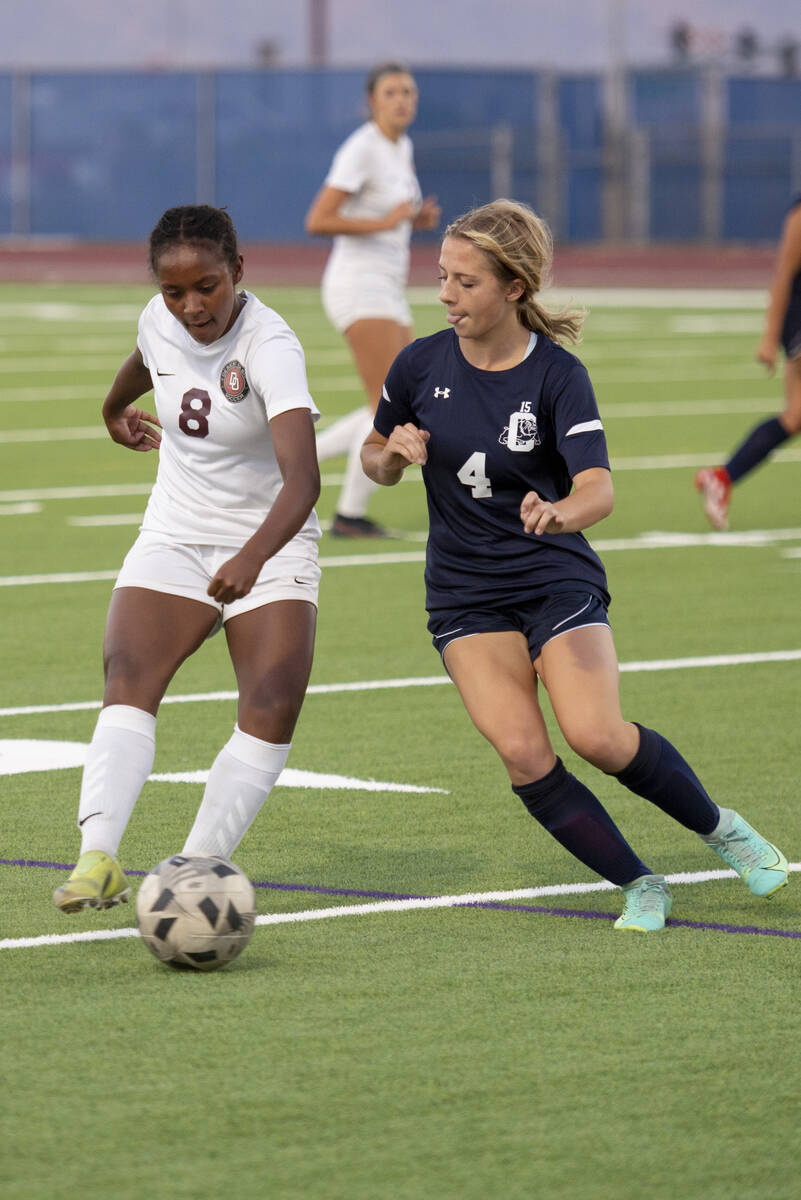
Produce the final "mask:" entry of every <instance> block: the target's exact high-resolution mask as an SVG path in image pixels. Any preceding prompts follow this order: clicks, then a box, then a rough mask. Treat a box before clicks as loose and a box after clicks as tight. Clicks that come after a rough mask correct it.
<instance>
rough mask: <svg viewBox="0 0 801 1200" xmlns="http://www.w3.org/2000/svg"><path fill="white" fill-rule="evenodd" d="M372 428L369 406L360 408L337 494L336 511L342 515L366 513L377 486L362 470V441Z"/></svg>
mask: <svg viewBox="0 0 801 1200" xmlns="http://www.w3.org/2000/svg"><path fill="white" fill-rule="evenodd" d="M372 428H373V414H372V413H371V412H370V410H369V408H363V409H362V420H361V421H360V423H359V427H358V429H356V430H354V437H353V442H352V444H351V450H350V454H349V455H348V463H347V466H346V467H345V482H344V483H343V485H342V491H341V492H340V494H339V503H338V504H337V512H338V513H341V514H342V516H343V517H364V516H366V515H367V501H368V500H369V499H370V496H371V495H372V493H373V492H374V491H375V489H376V488H377V487H378V484H377V483H373V481H372V479H368V478H367V476H366V475H365V473H364V471H363V470H362V458H361V449H362V442H363V441H364V439H365V438H366V437H367V435H368V433H369V432H370V430H371V429H372Z"/></svg>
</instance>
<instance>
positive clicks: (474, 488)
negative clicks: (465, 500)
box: [456, 450, 492, 500]
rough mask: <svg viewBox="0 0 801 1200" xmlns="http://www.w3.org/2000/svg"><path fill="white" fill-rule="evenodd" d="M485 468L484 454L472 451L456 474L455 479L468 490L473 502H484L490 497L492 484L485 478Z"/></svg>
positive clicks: (485, 457)
mask: <svg viewBox="0 0 801 1200" xmlns="http://www.w3.org/2000/svg"><path fill="white" fill-rule="evenodd" d="M486 466H487V456H486V454H484V452H483V451H481V450H474V451H473V453H472V454H471V455H470V457H469V458H468V459H467V461H466V462H464V463H463V464H462V466H461V467H460V468H459V470H458V471H457V472H456V478H457V479H458V480H459V482H460V483H463V484H464V485H465V487H469V488H470V490H471V493H472V495H473V499H474V500H484V499H485V498H486V497H487V496H491V495H492V484H491V483H490V481H489V479H488V478H487V474H486Z"/></svg>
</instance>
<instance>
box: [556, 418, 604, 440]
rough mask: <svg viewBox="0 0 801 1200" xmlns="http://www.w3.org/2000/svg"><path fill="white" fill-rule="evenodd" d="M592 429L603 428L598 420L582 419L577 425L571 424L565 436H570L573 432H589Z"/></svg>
mask: <svg viewBox="0 0 801 1200" xmlns="http://www.w3.org/2000/svg"><path fill="white" fill-rule="evenodd" d="M593 429H603V425H602V424H601V422H600V420H598V421H582V422H581V423H580V424H579V425H571V426H570V428H569V429H568V431H567V433H566V434H565V437H572V436H573V434H574V433H591V432H592V431H593Z"/></svg>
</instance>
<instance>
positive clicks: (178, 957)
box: [136, 854, 256, 971]
mask: <svg viewBox="0 0 801 1200" xmlns="http://www.w3.org/2000/svg"><path fill="white" fill-rule="evenodd" d="M136 920H137V923H138V925H139V932H140V933H141V935H142V941H143V942H144V943H145V945H146V946H147V948H148V950H150V951H151V953H152V954H155V956H156V958H158V959H159V960H160V961H161V962H163V963H167V965H168V966H171V967H194V968H195V970H197V971H216V970H217V969H218V968H219V967H224V966H225V965H226V963H229V962H231V961H232V959H234V958H236V957H237V955H238V954H241V953H242V951H243V950H244V949H245V946H247V944H248V942H249V941H250V936H251V934H252V933H253V927H254V925H255V923H256V898H255V895H254V893H253V887H252V886H251V883H250V880H249V879H248V877H247V875H245V873H244V872H243V871H241V870H240V869H239V867H237V866H235V865H234V863H232V862H229V861H228V860H227V859H225V858H215V857H211V856H208V855H205V854H173V855H172V857H171V858H165V859H164V861H163V862H160V863H159V864H158V866H155V867H154V868H153V870H152V871H151V872H150V874H149V875H146V876H145V878H144V880H143V882H142V886H141V887H140V889H139V892H138V895H137V897H136Z"/></svg>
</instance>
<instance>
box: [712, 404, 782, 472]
mask: <svg viewBox="0 0 801 1200" xmlns="http://www.w3.org/2000/svg"><path fill="white" fill-rule="evenodd" d="M789 436H790V435H789V433H788V432H787V430H786V429H785V428H784V426H783V425H782V423H781V421H780V420H779V418H778V417H771V418H770V420H768V421H763V422H762V424H761V425H756V426H755V427H754V428H753V429H752V430H751V432H750V433H749V434H748V437H747V438H746V439H745V441H744V442H743V443H742V444H741V445H740V446H738V447H737V449H736V450H735V452H734V454H732V456H731V458H730V459H729V461H728V462H727V463H726V470H727V471H728V473H729V479H730V480H731V481H732V483H736V482H737V480H738V479H742V477H743V475H747V474H748V472H749V471H753V469H754V467H756V466H758V465H759V463H761V462H762V460H763V459H764V458H767V457H768V455H769V454H770V452H771V450H775V449H776V447H777V446H781V444H782V442H786V441H787V439H788V438H789Z"/></svg>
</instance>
